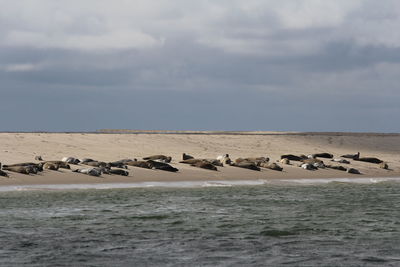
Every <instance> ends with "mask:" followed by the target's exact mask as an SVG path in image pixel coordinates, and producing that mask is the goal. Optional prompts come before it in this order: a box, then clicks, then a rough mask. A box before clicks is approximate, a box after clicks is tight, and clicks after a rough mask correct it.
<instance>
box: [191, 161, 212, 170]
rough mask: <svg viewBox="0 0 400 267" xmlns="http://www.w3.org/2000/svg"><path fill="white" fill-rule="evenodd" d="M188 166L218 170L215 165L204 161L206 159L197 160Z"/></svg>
mask: <svg viewBox="0 0 400 267" xmlns="http://www.w3.org/2000/svg"><path fill="white" fill-rule="evenodd" d="M190 166H193V167H197V168H202V169H207V170H212V171H218V169H217V167H215V166H214V165H213V164H211V163H209V162H206V161H198V162H196V163H193V164H190Z"/></svg>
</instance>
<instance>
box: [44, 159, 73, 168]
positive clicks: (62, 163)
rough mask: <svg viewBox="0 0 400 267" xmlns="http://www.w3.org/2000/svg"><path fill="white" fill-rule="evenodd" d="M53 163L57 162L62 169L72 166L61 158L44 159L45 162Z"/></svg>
mask: <svg viewBox="0 0 400 267" xmlns="http://www.w3.org/2000/svg"><path fill="white" fill-rule="evenodd" d="M47 162H48V163H53V164H57V165H58V168H62V169H71V166H69V164H68V163H66V162H64V161H61V160H48V161H44V162H43V164H45V163H47Z"/></svg>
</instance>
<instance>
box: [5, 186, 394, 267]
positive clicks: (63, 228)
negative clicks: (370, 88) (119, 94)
mask: <svg viewBox="0 0 400 267" xmlns="http://www.w3.org/2000/svg"><path fill="white" fill-rule="evenodd" d="M0 222H1V226H0V242H1V246H0V265H1V266H21V265H29V266H400V183H397V182H383V183H378V184H351V183H329V184H320V185H297V186H291V185H259V186H232V187H206V188H131V189H107V190H70V191H68V190H67V191H66V190H64V191H63V190H57V191H51V190H47V191H45V190H35V191H14V192H0Z"/></svg>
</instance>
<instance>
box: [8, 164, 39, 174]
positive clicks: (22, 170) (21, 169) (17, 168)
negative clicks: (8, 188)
mask: <svg viewBox="0 0 400 267" xmlns="http://www.w3.org/2000/svg"><path fill="white" fill-rule="evenodd" d="M3 170H5V171H11V172H16V173H22V174H30V173H33V172H32V169H31V168H30V167H29V166H8V165H3Z"/></svg>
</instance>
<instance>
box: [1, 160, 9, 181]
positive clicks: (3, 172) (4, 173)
mask: <svg viewBox="0 0 400 267" xmlns="http://www.w3.org/2000/svg"><path fill="white" fill-rule="evenodd" d="M0 176H4V177H8V174H7V173H6V172H5V171H2V170H1V162H0Z"/></svg>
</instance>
